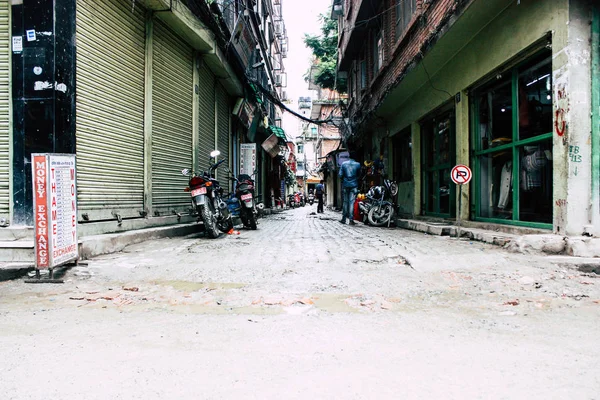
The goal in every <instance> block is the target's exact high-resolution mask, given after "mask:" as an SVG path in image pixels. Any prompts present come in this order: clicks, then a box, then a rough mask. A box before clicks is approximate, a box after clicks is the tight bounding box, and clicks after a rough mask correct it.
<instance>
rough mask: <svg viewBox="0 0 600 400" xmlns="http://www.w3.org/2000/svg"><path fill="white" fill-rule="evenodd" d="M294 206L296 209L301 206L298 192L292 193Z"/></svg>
mask: <svg viewBox="0 0 600 400" xmlns="http://www.w3.org/2000/svg"><path fill="white" fill-rule="evenodd" d="M294 205H295V206H296V207H300V206H301V205H302V204H300V192H296V193H294Z"/></svg>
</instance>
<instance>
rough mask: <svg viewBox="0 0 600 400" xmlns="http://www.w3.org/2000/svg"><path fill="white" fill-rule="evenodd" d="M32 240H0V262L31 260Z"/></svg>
mask: <svg viewBox="0 0 600 400" xmlns="http://www.w3.org/2000/svg"><path fill="white" fill-rule="evenodd" d="M33 257H34V243H33V240H29V239H20V240H0V262H32V261H33Z"/></svg>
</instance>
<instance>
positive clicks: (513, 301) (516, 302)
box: [503, 299, 520, 306]
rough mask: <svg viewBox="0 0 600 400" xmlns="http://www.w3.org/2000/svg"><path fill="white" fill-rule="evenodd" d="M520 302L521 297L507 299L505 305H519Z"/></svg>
mask: <svg viewBox="0 0 600 400" xmlns="http://www.w3.org/2000/svg"><path fill="white" fill-rule="evenodd" d="M519 304H520V303H519V299H515V300H510V301H506V302H504V304H503V305H504V306H518V305H519Z"/></svg>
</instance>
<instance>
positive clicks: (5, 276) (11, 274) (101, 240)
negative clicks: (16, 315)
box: [0, 222, 203, 282]
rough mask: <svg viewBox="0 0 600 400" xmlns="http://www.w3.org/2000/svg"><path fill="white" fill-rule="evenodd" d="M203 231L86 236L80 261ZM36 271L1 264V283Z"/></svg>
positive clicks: (177, 228) (192, 226)
mask: <svg viewBox="0 0 600 400" xmlns="http://www.w3.org/2000/svg"><path fill="white" fill-rule="evenodd" d="M202 231H203V227H202V224H198V223H195V222H194V223H189V224H181V225H170V226H164V227H154V228H145V229H136V230H132V231H126V232H119V233H111V234H104V235H94V236H85V237H82V238H81V239H79V257H80V260H87V259H89V258H91V257H95V256H99V255H103V254H111V253H116V252H119V251H122V250H123V249H124V248H125V247H127V246H129V245H132V244H136V243H141V242H143V241H146V240H152V239H161V238H166V237H172V236H185V235H189V234H193V233H200V232H202ZM34 269H35V264H34V263H31V262H29V263H28V262H9V263H4V264H0V282H2V281H7V280H11V279H18V278H20V277H22V276H25V275H26V274H27V273H28V272H29V271H32V270H34Z"/></svg>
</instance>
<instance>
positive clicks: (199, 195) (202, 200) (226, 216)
mask: <svg viewBox="0 0 600 400" xmlns="http://www.w3.org/2000/svg"><path fill="white" fill-rule="evenodd" d="M220 154H221V152H220V151H218V150H215V151H213V152H212V153H210V157H211V160H212V159H214V160H215V161H216V160H217V157H218V156H219V155H220ZM224 162H225V160H224V159H223V160H221V161H218V162H215V163H214V164H212V163H211V164H210V166H209V168H208V171H202V172H198V173H196V172H192V171H190V170H189V169H187V168H186V169H184V170H182V171H181V173H182V174H183V175H185V176H189V177H190V182H189V187H187V188H186V191H189V192H190V195H191V197H192V207H193V208H194V209H195V210H196V211H197V212H198V215H200V218H202V222H203V223H204V229H205V230H206V233H207V234H208V236H209V237H211V238H213V239H214V238H216V237H218V236H219V230H220V231H221V232H229V231H230V230H231V229H233V221H232V219H231V214H230V213H229V209H228V207H227V203H226V202H225V201H224V200H223V198H224V194H223V188H222V187H221V185H220V184H219V181H218V180H216V179H214V178H213V173H214V172H215V171H216V169H217V168H219V166H220V165H221V164H223V163H224Z"/></svg>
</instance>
